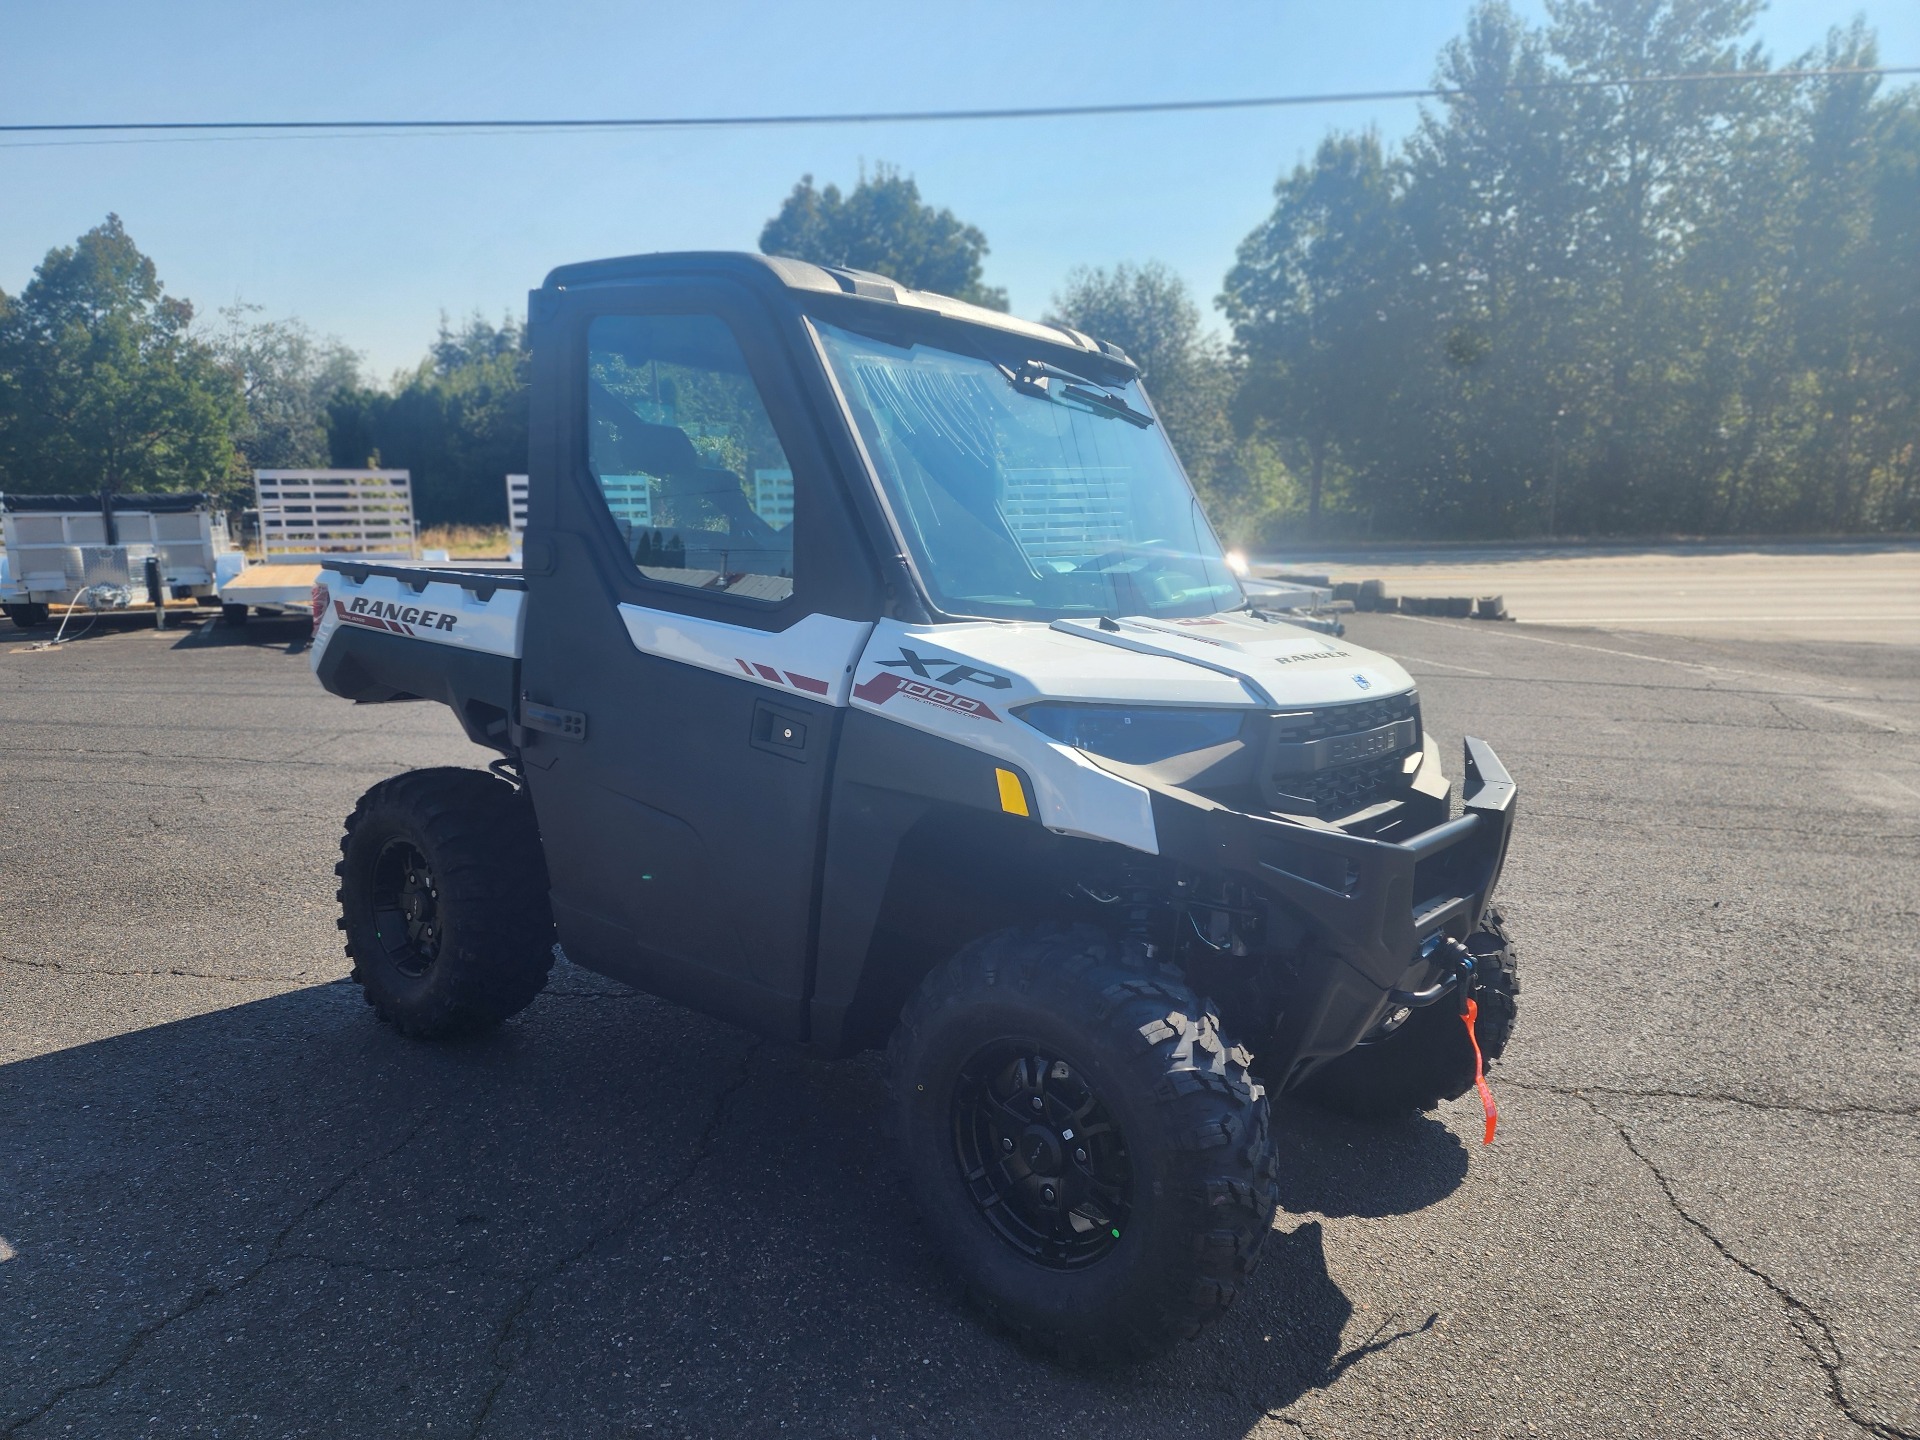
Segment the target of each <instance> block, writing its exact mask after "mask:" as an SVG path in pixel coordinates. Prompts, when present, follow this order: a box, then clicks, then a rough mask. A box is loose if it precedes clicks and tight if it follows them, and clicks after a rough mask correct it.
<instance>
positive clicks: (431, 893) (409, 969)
mask: <svg viewBox="0 0 1920 1440" xmlns="http://www.w3.org/2000/svg"><path fill="white" fill-rule="evenodd" d="M439 898H440V897H439V892H438V891H437V890H436V889H435V888H434V884H433V871H432V869H431V868H430V867H429V866H428V864H427V857H426V856H425V855H422V854H421V853H420V849H419V847H418V846H416V845H415V844H414V843H413V842H412V841H411V840H408V839H405V838H403V837H400V836H395V837H394V838H393V839H391V840H389V841H388V842H387V843H386V844H385V845H384V846H382V847H381V849H380V854H379V855H378V856H377V857H376V858H375V860H374V862H373V921H374V927H375V931H374V933H375V934H376V935H378V936H379V937H380V948H381V949H382V950H383V951H384V952H385V953H386V957H387V961H388V963H389V964H391V965H392V966H393V968H394V969H396V970H398V971H399V972H400V973H401V974H402V975H404V976H406V977H407V978H408V979H409V980H418V979H419V978H420V977H421V976H422V975H425V974H426V973H427V971H429V970H431V969H432V968H433V962H434V960H435V959H437V958H438V956H439V954H440V905H439Z"/></svg>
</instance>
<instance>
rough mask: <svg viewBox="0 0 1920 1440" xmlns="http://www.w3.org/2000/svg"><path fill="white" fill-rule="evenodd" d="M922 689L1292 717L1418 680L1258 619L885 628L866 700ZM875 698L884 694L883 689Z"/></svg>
mask: <svg viewBox="0 0 1920 1440" xmlns="http://www.w3.org/2000/svg"><path fill="white" fill-rule="evenodd" d="M889 676H891V677H895V678H897V679H899V680H903V681H910V680H914V679H918V680H920V681H922V682H931V683H934V684H936V685H943V686H945V687H947V688H949V689H951V690H953V691H955V692H956V693H958V694H961V695H967V696H974V697H976V698H977V699H979V700H981V701H983V702H985V703H986V704H988V705H991V706H992V707H994V708H995V709H996V710H1003V709H1005V708H1006V707H1009V706H1012V705H1018V704H1023V703H1025V702H1027V701H1030V700H1040V699H1047V700H1073V701H1081V702H1085V703H1107V704H1116V705H1128V704H1143V705H1208V706H1211V705H1220V706H1257V707H1261V708H1268V709H1275V710H1292V709H1305V708H1312V707H1318V706H1322V705H1339V704H1344V703H1348V702H1352V701H1356V700H1368V699H1377V698H1379V697H1382V696H1386V695H1397V694H1401V693H1403V692H1405V691H1408V690H1411V689H1412V688H1413V677H1412V676H1410V675H1408V674H1407V672H1406V671H1405V670H1403V669H1401V668H1400V666H1398V665H1396V664H1395V663H1394V662H1393V661H1391V660H1389V659H1387V658H1386V657H1385V656H1384V655H1376V654H1374V653H1373V652H1372V651H1370V650H1363V649H1361V648H1360V647H1359V646H1357V645H1349V644H1347V643H1346V642H1345V641H1344V640H1336V639H1334V638H1332V637H1331V636H1326V635H1321V634H1319V633H1317V632H1315V631H1311V630H1304V629H1302V628H1300V627H1299V626H1297V625H1288V624H1286V623H1284V622H1281V621H1276V620H1262V619H1258V618H1256V617H1253V616H1251V615H1243V614H1238V613H1235V614H1230V615H1210V616H1204V617H1198V618H1194V619H1188V620H1159V619H1152V618H1147V617H1139V618H1129V619H1122V620H1118V621H1101V620H1059V621H1055V622H1054V623H1053V624H1051V625H1045V624H1029V623H1020V622H1013V623H1009V622H1006V621H984V622H962V623H959V624H941V625H902V624H901V623H900V622H898V621H891V620H883V621H881V622H880V623H879V625H878V626H876V627H875V629H874V633H873V637H872V639H871V641H870V642H869V644H868V645H867V647H866V650H865V653H864V655H863V656H862V658H861V661H860V664H859V666H858V673H857V675H856V677H855V679H856V694H858V693H859V692H860V691H861V690H869V692H870V693H874V694H878V693H879V692H880V691H882V690H885V691H889V692H890V691H891V690H892V688H893V682H892V680H890V679H888V678H887V677H889ZM873 687H877V688H873Z"/></svg>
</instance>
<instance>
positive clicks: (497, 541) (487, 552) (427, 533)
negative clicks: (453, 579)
mask: <svg viewBox="0 0 1920 1440" xmlns="http://www.w3.org/2000/svg"><path fill="white" fill-rule="evenodd" d="M420 548H421V549H422V550H444V551H446V552H447V554H448V555H450V556H452V557H453V558H454V559H455V560H504V559H506V558H507V527H506V526H504V525H435V526H433V527H432V528H431V529H428V530H422V531H421V532H420Z"/></svg>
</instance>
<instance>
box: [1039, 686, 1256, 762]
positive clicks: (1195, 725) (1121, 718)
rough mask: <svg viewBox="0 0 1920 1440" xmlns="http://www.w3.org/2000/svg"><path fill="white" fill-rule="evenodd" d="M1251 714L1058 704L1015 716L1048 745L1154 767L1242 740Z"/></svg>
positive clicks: (1242, 711) (1042, 704)
mask: <svg viewBox="0 0 1920 1440" xmlns="http://www.w3.org/2000/svg"><path fill="white" fill-rule="evenodd" d="M1248 713H1249V712H1247V711H1245V710H1171V709H1159V708H1153V707H1146V706H1142V707H1132V706H1122V705H1065V704H1059V703H1055V702H1053V701H1042V702H1040V703H1039V704H1037V705H1022V706H1021V707H1020V708H1019V709H1017V710H1015V711H1014V712H1013V714H1014V715H1015V716H1016V717H1017V718H1019V719H1021V720H1024V721H1025V722H1026V723H1027V724H1029V725H1031V726H1032V727H1033V728H1034V729H1036V730H1038V731H1039V732H1040V733H1041V734H1042V735H1045V736H1046V737H1047V738H1048V739H1049V740H1057V741H1059V742H1060V743H1061V744H1062V745H1071V746H1073V748H1074V749H1076V750H1086V751H1090V752H1091V753H1093V754H1095V755H1102V756H1105V757H1106V758H1107V759H1109V760H1118V761H1119V762H1120V763H1121V764H1123V765H1152V764H1154V763H1155V762H1156V761H1160V760H1166V759H1170V758H1171V757H1173V756H1175V755H1187V754H1190V753H1192V752H1193V751H1195V750H1210V749H1212V748H1213V747H1214V746H1215V745H1224V744H1226V743H1227V742H1228V741H1229V740H1233V739H1236V738H1237V737H1238V736H1239V734H1240V727H1241V725H1242V724H1244V723H1245V721H1246V718H1247V715H1248Z"/></svg>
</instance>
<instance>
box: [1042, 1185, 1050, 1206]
mask: <svg viewBox="0 0 1920 1440" xmlns="http://www.w3.org/2000/svg"><path fill="white" fill-rule="evenodd" d="M1040 1198H1041V1199H1042V1200H1044V1201H1046V1202H1047V1204H1049V1205H1051V1204H1053V1186H1051V1185H1048V1186H1045V1187H1043V1188H1042V1189H1041V1191H1040Z"/></svg>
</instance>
